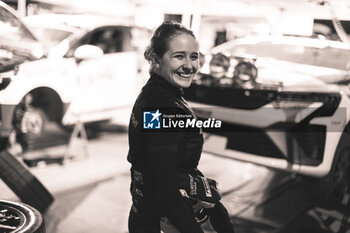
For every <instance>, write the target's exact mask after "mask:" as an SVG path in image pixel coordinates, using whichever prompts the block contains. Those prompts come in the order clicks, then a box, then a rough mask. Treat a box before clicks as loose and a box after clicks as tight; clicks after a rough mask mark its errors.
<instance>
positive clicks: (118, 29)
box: [68, 26, 137, 121]
mask: <svg viewBox="0 0 350 233" xmlns="http://www.w3.org/2000/svg"><path fill="white" fill-rule="evenodd" d="M130 37H131V35H130V30H129V28H128V27H122V26H104V27H99V28H96V29H94V30H92V31H91V32H89V33H87V34H86V35H85V36H84V37H82V38H81V39H80V40H79V41H78V42H77V43H76V44H75V45H74V46H73V49H72V50H71V51H70V52H69V53H68V54H71V55H72V54H74V49H77V48H78V47H80V46H82V45H85V44H89V45H94V46H97V47H100V48H101V49H102V51H103V55H102V56H100V57H98V58H92V59H86V60H82V61H77V69H76V79H77V85H78V89H77V93H76V98H75V106H76V110H77V112H79V113H80V114H81V116H82V117H84V119H85V121H97V120H105V119H110V118H112V117H113V115H114V114H116V111H118V109H120V108H122V107H124V106H125V105H131V104H132V102H133V101H134V95H135V94H134V93H135V91H134V87H135V82H136V72H137V58H136V54H135V52H133V51H132V48H131V46H130Z"/></svg>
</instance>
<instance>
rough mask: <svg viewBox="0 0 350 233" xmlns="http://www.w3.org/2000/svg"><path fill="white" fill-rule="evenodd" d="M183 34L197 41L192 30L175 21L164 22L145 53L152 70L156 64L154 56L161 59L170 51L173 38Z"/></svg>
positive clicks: (156, 31)
mask: <svg viewBox="0 0 350 233" xmlns="http://www.w3.org/2000/svg"><path fill="white" fill-rule="evenodd" d="M182 33H185V34H188V35H191V36H193V38H195V39H196V37H195V35H194V34H193V32H192V31H191V30H189V29H187V28H186V27H185V26H183V25H182V24H180V23H178V22H175V21H164V22H163V23H162V24H161V25H160V26H159V27H158V28H157V29H156V30H155V32H154V34H153V36H152V38H151V41H150V44H149V45H148V47H147V48H146V50H145V52H144V57H145V59H146V60H147V61H148V62H149V63H150V64H151V70H152V66H153V65H154V62H155V60H154V59H155V57H154V55H156V56H157V57H158V58H161V57H162V56H163V55H164V54H165V52H166V51H167V50H168V42H169V40H170V39H172V37H174V36H176V35H179V34H182Z"/></svg>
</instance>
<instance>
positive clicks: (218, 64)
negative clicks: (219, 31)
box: [209, 53, 230, 79]
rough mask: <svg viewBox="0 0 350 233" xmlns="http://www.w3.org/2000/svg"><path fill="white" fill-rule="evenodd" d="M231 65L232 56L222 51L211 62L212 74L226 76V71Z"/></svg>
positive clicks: (216, 76)
mask: <svg viewBox="0 0 350 233" xmlns="http://www.w3.org/2000/svg"><path fill="white" fill-rule="evenodd" d="M229 67H230V58H229V57H227V56H226V55H224V54H222V53H217V54H215V55H214V56H213V58H212V59H211V61H210V63H209V70H210V75H211V76H212V77H214V78H217V79H220V78H223V77H225V75H226V72H227V71H228V69H229Z"/></svg>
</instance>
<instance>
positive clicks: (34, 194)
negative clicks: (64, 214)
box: [0, 151, 54, 213]
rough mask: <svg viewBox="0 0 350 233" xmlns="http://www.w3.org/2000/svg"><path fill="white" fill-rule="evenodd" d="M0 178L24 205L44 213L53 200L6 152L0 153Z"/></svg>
mask: <svg viewBox="0 0 350 233" xmlns="http://www.w3.org/2000/svg"><path fill="white" fill-rule="evenodd" d="M0 178H1V179H2V180H3V181H4V182H5V183H6V184H7V186H8V187H9V188H10V189H11V190H12V191H13V192H14V193H15V194H16V195H17V196H18V197H19V198H20V199H21V200H22V201H23V202H24V203H26V204H28V205H31V206H33V207H34V208H36V209H38V210H39V211H40V212H41V213H44V212H45V211H46V210H47V208H48V207H49V206H50V205H51V203H52V202H53V200H54V198H53V196H52V195H51V194H50V192H49V191H48V190H47V189H46V188H45V187H44V186H43V184H42V183H41V182H40V181H39V180H38V179H37V178H36V177H35V176H34V175H33V174H32V173H31V172H30V171H29V170H28V168H27V167H26V165H24V164H23V163H22V162H20V161H19V160H18V159H17V158H15V157H14V156H13V155H12V154H10V153H9V152H7V151H3V152H1V153H0Z"/></svg>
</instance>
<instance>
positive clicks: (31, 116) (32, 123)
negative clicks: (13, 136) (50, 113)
mask: <svg viewBox="0 0 350 233" xmlns="http://www.w3.org/2000/svg"><path fill="white" fill-rule="evenodd" d="M45 120H46V117H45V113H44V112H43V111H42V110H41V109H38V108H29V109H28V110H27V111H25V112H24V114H23V117H22V119H21V123H20V124H21V128H22V129H23V131H24V132H26V133H32V134H40V133H42V131H43V129H44V125H45Z"/></svg>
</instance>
